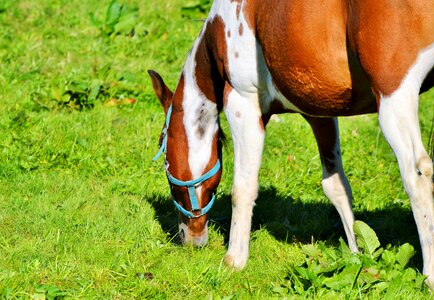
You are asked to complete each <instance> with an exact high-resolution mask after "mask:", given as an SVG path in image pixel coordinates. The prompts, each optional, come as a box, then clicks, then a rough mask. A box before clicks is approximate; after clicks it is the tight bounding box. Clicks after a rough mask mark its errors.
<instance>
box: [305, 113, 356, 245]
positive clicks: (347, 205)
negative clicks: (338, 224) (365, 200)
mask: <svg viewBox="0 0 434 300" xmlns="http://www.w3.org/2000/svg"><path fill="white" fill-rule="evenodd" d="M304 118H305V119H306V120H307V121H308V122H309V124H310V126H311V127H312V130H313V133H314V135H315V138H316V141H317V144H318V149H319V153H320V157H321V163H322V178H323V179H322V187H323V191H324V194H325V195H326V196H327V197H328V198H329V200H330V201H331V202H332V203H333V204H334V206H335V207H336V210H337V211H338V213H339V215H340V217H341V220H342V224H343V225H344V230H345V233H346V235H347V240H348V245H349V247H350V249H351V250H352V251H353V252H357V245H356V239H355V236H354V231H353V223H354V215H353V211H352V209H351V202H352V193H351V187H350V184H349V183H348V180H347V177H346V176H345V174H344V169H343V167H342V157H341V150H340V143H339V127H338V121H337V119H329V118H313V117H308V116H304Z"/></svg>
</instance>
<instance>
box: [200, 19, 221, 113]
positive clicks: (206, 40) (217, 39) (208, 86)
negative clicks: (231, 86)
mask: <svg viewBox="0 0 434 300" xmlns="http://www.w3.org/2000/svg"><path fill="white" fill-rule="evenodd" d="M195 60H196V69H195V77H196V83H197V85H198V87H199V89H200V91H201V92H202V93H203V94H204V95H205V97H206V98H207V99H209V100H210V101H212V102H215V103H217V106H218V108H219V111H220V109H221V107H222V99H223V86H224V79H225V78H226V77H227V74H226V70H227V46H226V38H225V28H224V23H223V20H222V19H221V17H220V16H216V17H214V18H213V19H212V20H211V21H208V23H207V24H206V29H205V32H204V34H203V35H202V38H201V40H200V41H199V45H198V47H197V52H196V56H195Z"/></svg>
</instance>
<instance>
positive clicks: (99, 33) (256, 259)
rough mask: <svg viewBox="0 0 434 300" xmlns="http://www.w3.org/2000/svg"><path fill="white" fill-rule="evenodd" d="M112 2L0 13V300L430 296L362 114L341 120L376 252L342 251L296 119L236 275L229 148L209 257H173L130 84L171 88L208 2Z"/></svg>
mask: <svg viewBox="0 0 434 300" xmlns="http://www.w3.org/2000/svg"><path fill="white" fill-rule="evenodd" d="M118 2H119V5H120V6H119V11H118V10H117V9H116V7H115V6H114V5H111V6H110V3H111V1H108V0H101V1H95V0H89V1H77V0H38V1H35V0H33V1H32V0H17V1H9V0H0V132H1V138H0V298H2V299H3V298H6V299H15V298H33V299H62V298H71V299H77V298H78V299H81V298H83V299H110V298H111V299H134V298H136V299H144V298H158V299H165V298H169V299H180V298H185V297H190V298H194V297H195V298H207V299H239V298H241V299H244V298H259V299H261V298H271V297H276V298H303V299H304V298H321V299H323V298H324V299H336V298H338V299H344V298H345V299H346V298H350V299H358V298H373V299H378V298H393V297H398V298H412V299H423V298H429V297H430V293H429V292H428V290H427V289H426V288H425V287H424V286H423V285H422V280H423V276H421V275H420V270H421V266H422V259H421V254H420V246H419V242H418V237H417V231H416V227H415V224H414V221H413V216H412V214H411V210H410V204H409V200H408V198H407V196H406V194H405V192H404V191H403V187H402V183H401V180H400V176H399V169H398V167H397V163H396V160H395V157H394V155H393V153H392V151H391V150H390V148H389V146H388V145H387V143H386V141H385V140H384V138H383V136H382V135H381V132H380V130H379V126H378V122H377V119H376V115H367V116H360V117H351V118H342V119H340V127H341V141H342V153H343V160H344V168H345V170H346V173H347V176H348V178H349V181H350V182H351V184H352V188H353V193H354V198H355V199H354V211H355V214H356V218H357V219H358V220H361V221H363V222H365V223H366V224H368V225H369V226H370V227H372V228H373V229H374V230H375V232H376V234H377V236H378V238H379V241H380V243H381V246H380V247H379V248H378V246H375V247H374V248H375V249H374V250H375V251H374V250H372V247H367V248H366V250H367V251H365V252H366V253H364V254H360V255H351V254H348V253H347V252H346V248H345V245H344V244H343V243H342V242H341V241H340V238H341V237H344V231H343V228H342V225H341V223H340V219H339V216H338V214H337V212H335V210H334V208H333V206H332V205H331V204H330V203H329V202H328V200H327V199H326V198H325V196H324V195H323V194H322V190H321V164H320V160H319V155H318V152H317V149H316V144H315V141H314V138H313V134H312V133H311V131H310V128H309V125H308V124H307V123H306V122H304V120H303V118H301V117H300V116H298V115H285V116H279V118H278V119H277V120H274V121H272V122H271V123H270V124H269V126H268V127H267V137H266V146H265V153H264V159H263V166H262V169H261V172H260V193H259V198H258V201H257V206H256V207H255V211H254V218H253V229H252V235H251V243H250V246H251V254H250V260H249V262H248V264H247V266H246V268H245V269H244V270H242V271H240V272H234V271H233V270H231V269H228V268H226V267H225V266H224V265H222V258H223V255H224V253H225V250H226V243H227V240H228V235H229V224H230V188H231V179H232V169H233V164H232V157H233V154H232V144H231V141H230V138H229V141H228V143H227V145H226V147H225V149H224V151H223V155H224V165H223V172H224V173H223V179H222V183H221V185H220V188H219V192H220V194H219V197H218V199H217V203H216V205H215V207H214V208H213V210H212V211H211V213H210V219H211V228H210V241H209V244H208V245H207V246H206V247H203V248H194V247H191V246H185V247H183V246H180V245H179V243H178V240H177V236H176V231H177V213H176V211H175V209H174V207H172V204H171V202H170V194H169V188H168V184H167V180H166V178H165V174H164V171H163V165H162V161H161V160H160V161H158V162H152V157H153V156H154V155H155V153H156V152H157V150H158V147H157V146H158V145H157V144H158V137H159V134H160V130H161V126H162V124H163V122H164V114H163V111H162V109H161V108H160V105H159V103H158V100H157V99H156V97H155V96H154V93H153V90H152V85H151V82H150V80H149V78H148V76H147V73H146V71H147V70H148V69H154V70H157V71H158V72H159V73H160V74H161V75H162V76H163V78H165V80H166V83H167V84H168V85H169V86H170V87H171V88H172V89H173V88H175V85H176V83H177V79H178V76H179V73H180V70H181V68H182V64H183V61H184V59H185V56H186V54H187V52H188V50H189V48H190V47H191V45H192V43H193V41H194V39H195V37H196V36H197V35H198V33H199V31H200V28H201V26H202V22H203V21H202V19H203V18H205V17H206V13H205V12H204V11H205V10H206V9H207V8H208V7H209V3H208V1H206V0H205V1H204V0H200V1H199V0H197V1H180V0H167V1H150V0H142V1H138V0H119V1H118ZM108 8H111V9H108ZM117 13H119V14H120V15H121V17H120V19H119V18H116V15H117ZM433 103H434V90H432V91H431V92H429V93H426V94H425V95H423V96H422V97H421V102H420V121H421V130H422V136H423V140H424V143H425V145H428V140H429V138H430V130H431V126H432V122H433V121H432V120H433ZM221 117H222V120H223V121H222V122H223V127H224V128H225V131H226V132H227V133H229V129H228V126H227V123H226V122H225V120H224V116H223V115H222V116H221ZM228 135H229V134H228ZM370 234H371V236H372V232H371V233H370ZM407 243H408V244H410V245H412V246H414V249H415V253H416V254H415V255H414V256H412V258H410V256H411V255H410V254H412V250H411V248H408V247H411V246H409V245H408V244H407ZM402 245H404V246H402ZM371 246H372V245H371ZM400 246H401V247H400ZM368 248H369V249H371V250H372V251H371V252H370V251H369V249H368ZM400 253H401V254H400ZM406 254H408V255H406ZM403 256H404V258H403ZM407 256H408V259H406V258H407ZM325 265H327V266H329V265H336V266H337V265H339V267H336V268H335V269H333V270H332V269H330V270H326V267H327V266H325ZM347 266H350V267H347ZM352 266H359V269H357V270H356V271H354V270H355V269H354V268H351V267H352ZM365 273H366V274H365ZM360 274H361V275H360ZM371 275H372V276H371ZM326 278H327V279H326Z"/></svg>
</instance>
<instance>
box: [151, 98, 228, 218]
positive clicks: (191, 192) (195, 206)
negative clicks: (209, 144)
mask: <svg viewBox="0 0 434 300" xmlns="http://www.w3.org/2000/svg"><path fill="white" fill-rule="evenodd" d="M171 114H172V105H170V107H169V109H168V111H167V115H166V123H165V125H164V128H163V132H162V134H163V140H162V142H161V146H160V149H159V150H158V153H157V155H155V156H154V158H153V159H152V160H153V161H156V160H157V159H158V158H159V157H160V156H161V154H162V153H163V152H164V153H166V152H167V130H168V128H169V124H170V116H171ZM220 168H221V162H220V157H219V159H218V160H217V163H216V164H215V165H214V167H213V168H212V169H211V170H209V171H208V172H206V173H205V174H204V175H202V176H201V177H199V178H197V179H193V180H187V181H182V180H179V179H177V178H175V177H173V176H172V174H170V173H169V170H168V164H167V161H166V174H167V179H168V180H169V182H170V183H172V184H174V185H177V186H181V187H187V189H188V196H189V198H190V203H191V211H188V210H186V209H185V208H183V207H182V206H181V205H179V203H178V202H177V201H176V200H175V199H173V204H174V205H175V207H176V208H177V209H178V211H179V212H181V213H182V214H183V215H184V216H186V217H187V218H190V219H193V218H199V217H201V216H203V215H204V214H206V213H208V211H209V210H210V209H211V207H212V206H213V204H214V201H215V198H216V194H215V193H214V194H213V196H212V198H211V200H210V202H209V203H208V204H207V205H206V206H205V207H203V208H200V207H199V202H198V200H197V196H196V187H198V186H200V185H201V184H202V183H203V182H204V181H206V180H208V179H210V178H211V177H213V176H214V175H215V174H217V172H218V171H219V170H220ZM194 211H198V212H199V214H197V215H195V214H193V212H194Z"/></svg>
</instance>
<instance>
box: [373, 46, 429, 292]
mask: <svg viewBox="0 0 434 300" xmlns="http://www.w3.org/2000/svg"><path fill="white" fill-rule="evenodd" d="M433 66H434V44H432V45H431V46H429V47H427V48H426V49H424V50H423V51H421V52H420V53H419V55H418V57H417V59H416V61H415V63H414V64H413V66H412V67H411V68H410V69H409V71H408V73H407V75H406V76H405V78H404V80H403V81H402V82H401V85H400V86H399V88H398V89H397V90H396V91H395V92H393V93H392V94H391V95H389V96H382V97H381V102H380V109H379V117H378V118H379V122H380V126H381V129H382V131H383V134H384V136H385V137H386V139H387V141H388V142H389V144H390V146H391V147H392V149H393V151H394V152H395V155H396V157H397V160H398V164H399V168H400V171H401V177H402V181H403V183H404V187H405V190H406V192H407V194H408V196H409V197H410V202H411V206H412V210H413V215H414V218H415V221H416V225H417V229H418V232H419V239H420V242H421V246H422V256H423V262H424V266H423V273H424V274H425V275H427V276H428V284H430V285H431V286H434V285H433V284H434V245H433V240H434V232H433V228H434V224H433V222H434V206H433V196H432V195H433V194H432V179H431V178H432V174H433V165H432V161H431V159H430V157H429V156H428V154H427V152H426V150H425V148H424V146H423V144H422V139H421V134H420V128H419V119H418V99H419V90H420V87H421V84H422V82H423V80H424V79H425V77H426V76H427V74H428V72H429V71H430V70H431V69H432V68H433Z"/></svg>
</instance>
